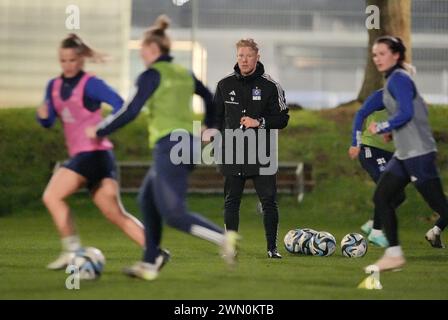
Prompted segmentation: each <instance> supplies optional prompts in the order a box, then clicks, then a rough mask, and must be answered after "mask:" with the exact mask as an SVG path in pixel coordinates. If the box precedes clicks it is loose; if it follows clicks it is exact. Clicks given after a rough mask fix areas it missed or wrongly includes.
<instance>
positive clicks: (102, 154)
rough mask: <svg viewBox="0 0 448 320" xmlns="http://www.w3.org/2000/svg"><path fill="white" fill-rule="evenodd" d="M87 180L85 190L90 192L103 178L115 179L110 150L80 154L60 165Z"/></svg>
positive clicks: (114, 168) (112, 155)
mask: <svg viewBox="0 0 448 320" xmlns="http://www.w3.org/2000/svg"><path fill="white" fill-rule="evenodd" d="M62 166H63V167H64V168H67V169H70V170H73V171H75V172H76V173H78V174H80V175H81V176H83V177H84V178H86V179H87V188H88V189H89V190H90V191H92V190H94V189H95V188H97V187H98V185H99V183H100V182H101V180H103V179H104V178H112V179H115V180H116V179H117V168H116V166H115V157H114V154H113V152H112V151H111V150H98V151H89V152H80V153H78V154H77V155H75V156H74V157H73V158H71V159H69V160H67V161H66V162H64V163H63V164H62Z"/></svg>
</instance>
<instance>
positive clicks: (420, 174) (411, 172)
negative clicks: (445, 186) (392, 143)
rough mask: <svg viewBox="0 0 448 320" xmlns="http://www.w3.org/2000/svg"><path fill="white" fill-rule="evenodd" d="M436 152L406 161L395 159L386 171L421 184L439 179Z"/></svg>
mask: <svg viewBox="0 0 448 320" xmlns="http://www.w3.org/2000/svg"><path fill="white" fill-rule="evenodd" d="M436 155H437V154H436V152H431V153H428V154H425V155H422V156H418V157H413V158H410V159H406V160H399V159H397V158H396V157H393V158H392V160H390V162H389V163H388V164H387V166H386V171H387V172H390V173H392V174H394V175H395V176H399V177H402V178H405V179H408V180H409V181H411V182H413V183H415V184H419V183H422V182H425V181H428V180H432V179H437V178H439V172H438V170H437V166H436Z"/></svg>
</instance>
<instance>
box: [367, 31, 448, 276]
mask: <svg viewBox="0 0 448 320" xmlns="http://www.w3.org/2000/svg"><path fill="white" fill-rule="evenodd" d="M405 52H406V47H405V46H404V44H403V42H402V40H401V39H400V38H397V37H392V36H384V37H380V38H378V39H377V40H376V41H375V44H374V45H373V48H372V53H373V61H374V63H375V65H376V67H377V69H378V71H380V72H383V73H384V75H385V77H386V83H385V85H384V88H383V90H380V91H377V92H375V93H373V94H372V96H370V97H369V100H370V103H368V104H364V106H363V108H362V109H361V110H362V114H364V116H368V115H370V114H371V113H373V112H375V111H379V110H382V109H386V110H387V112H388V114H389V119H388V120H387V121H383V122H372V123H370V125H369V127H368V130H369V131H370V132H371V133H373V134H384V133H388V132H392V135H393V141H394V144H395V150H396V152H395V154H394V157H393V158H392V159H391V160H390V161H389V163H388V164H387V166H386V169H385V170H384V172H383V174H382V175H381V177H380V179H379V181H378V184H377V187H376V190H375V195H374V203H375V211H376V210H378V212H379V213H380V214H381V223H382V224H383V227H384V231H385V233H386V237H387V240H388V241H389V247H388V248H387V249H386V251H385V253H384V255H383V256H382V257H381V258H380V259H379V260H378V261H377V262H375V263H374V264H373V265H370V266H368V267H366V272H372V271H374V270H377V271H386V270H395V269H399V268H401V267H402V266H403V265H404V264H405V258H404V254H403V251H402V248H401V246H400V243H399V240H398V224H397V216H396V213H395V209H396V203H397V202H396V197H397V195H399V194H400V193H402V192H403V191H404V189H405V187H406V186H407V185H408V184H409V182H413V183H414V185H415V187H416V188H417V190H418V192H419V193H420V194H421V195H422V196H423V198H424V200H425V201H426V202H427V203H428V205H429V206H430V207H431V208H432V209H433V210H434V211H435V212H437V213H438V214H439V215H440V217H439V219H438V220H437V221H436V223H435V226H434V227H433V228H431V229H429V230H428V232H427V233H426V235H425V238H426V240H427V241H428V242H429V243H430V245H431V246H432V247H435V248H443V247H444V245H443V243H442V241H441V236H440V234H441V232H442V231H443V229H445V227H446V226H447V224H448V203H447V199H446V197H445V194H444V192H443V187H442V183H441V180H440V177H439V173H438V170H437V167H436V152H437V147H436V143H435V140H434V138H433V135H432V131H431V128H430V125H429V120H428V107H427V105H426V104H425V102H424V101H423V98H422V97H421V96H420V94H419V92H418V90H417V88H416V86H415V83H414V81H413V80H412V78H411V75H410V73H412V72H413V71H414V70H413V68H412V66H410V65H408V64H406V63H405V62H404V61H405Z"/></svg>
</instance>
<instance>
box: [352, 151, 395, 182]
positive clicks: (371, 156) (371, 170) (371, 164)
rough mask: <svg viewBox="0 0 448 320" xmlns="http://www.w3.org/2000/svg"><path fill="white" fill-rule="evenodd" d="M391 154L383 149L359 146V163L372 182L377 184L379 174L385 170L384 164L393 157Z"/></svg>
mask: <svg viewBox="0 0 448 320" xmlns="http://www.w3.org/2000/svg"><path fill="white" fill-rule="evenodd" d="M393 155H394V154H393V152H389V151H386V150H383V149H379V148H375V147H370V146H365V145H361V152H360V153H359V162H360V163H361V166H362V167H363V169H364V170H366V171H367V173H368V174H369V176H370V177H371V178H372V180H373V181H375V183H376V182H378V180H379V178H380V176H381V174H382V173H383V172H384V170H386V164H387V163H388V162H389V160H390V159H392V157H393Z"/></svg>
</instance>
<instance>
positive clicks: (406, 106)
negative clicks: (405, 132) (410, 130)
mask: <svg viewBox="0 0 448 320" xmlns="http://www.w3.org/2000/svg"><path fill="white" fill-rule="evenodd" d="M395 69H396V67H395V68H393V69H392V70H390V71H389V72H388V73H387V75H386V78H388V77H390V79H389V82H388V86H387V89H388V90H389V91H390V93H391V94H392V96H393V97H394V98H395V100H396V101H397V104H398V109H397V112H396V113H395V114H393V115H392V116H391V117H390V118H389V119H388V120H387V121H384V122H380V123H378V124H377V133H378V134H382V133H387V132H391V131H392V130H395V129H398V128H400V127H402V126H404V125H405V124H406V123H408V122H409V121H410V120H411V119H412V117H413V116H414V107H413V104H412V101H413V99H414V97H415V95H416V90H415V86H414V83H413V81H412V79H411V78H410V77H409V76H408V75H405V74H403V73H402V72H393V71H394V70H395ZM384 108H385V106H384V103H383V90H382V89H381V90H378V91H375V92H374V93H373V94H371V95H370V96H369V97H368V98H367V99H366V101H365V102H364V104H363V106H362V107H361V109H359V110H358V112H357V113H356V116H355V119H354V121H353V131H352V146H359V145H360V144H361V132H362V126H363V123H364V120H365V119H366V118H367V117H368V116H369V115H370V114H372V113H373V112H375V111H379V110H383V109H384Z"/></svg>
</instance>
